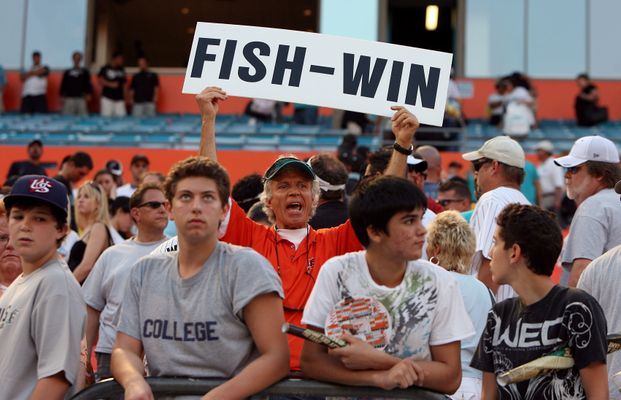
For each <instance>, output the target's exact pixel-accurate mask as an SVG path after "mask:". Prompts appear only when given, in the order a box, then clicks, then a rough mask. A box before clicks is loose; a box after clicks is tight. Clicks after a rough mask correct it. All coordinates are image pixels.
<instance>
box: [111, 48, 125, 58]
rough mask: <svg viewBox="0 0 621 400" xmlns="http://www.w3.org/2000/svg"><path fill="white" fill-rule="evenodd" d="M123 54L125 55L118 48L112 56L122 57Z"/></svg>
mask: <svg viewBox="0 0 621 400" xmlns="http://www.w3.org/2000/svg"><path fill="white" fill-rule="evenodd" d="M122 56H123V53H122V52H120V51H118V50H117V51H115V52H114V53H112V58H117V57H122Z"/></svg>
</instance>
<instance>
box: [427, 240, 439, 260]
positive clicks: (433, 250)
mask: <svg viewBox="0 0 621 400" xmlns="http://www.w3.org/2000/svg"><path fill="white" fill-rule="evenodd" d="M438 254H440V249H439V248H438V246H430V245H429V243H427V255H428V256H429V257H434V256H437V255H438Z"/></svg>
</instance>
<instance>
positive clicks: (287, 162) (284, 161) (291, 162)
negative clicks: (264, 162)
mask: <svg viewBox="0 0 621 400" xmlns="http://www.w3.org/2000/svg"><path fill="white" fill-rule="evenodd" d="M283 168H296V169H297V170H299V171H300V172H302V173H304V174H306V175H308V177H309V178H310V179H315V173H314V172H313V169H312V168H311V166H310V165H308V164H307V163H305V162H304V161H302V160H298V159H297V158H295V157H281V158H279V159H278V160H276V161H275V162H274V164H272V166H271V167H269V169H268V170H267V172H265V176H264V177H263V179H264V180H266V181H268V180H270V179H272V178H274V177H275V176H276V175H278V173H279V172H280V171H282V170H283Z"/></svg>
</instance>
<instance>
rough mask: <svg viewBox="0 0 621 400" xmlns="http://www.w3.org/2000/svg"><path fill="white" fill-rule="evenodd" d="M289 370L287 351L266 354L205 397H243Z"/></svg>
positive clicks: (275, 380)
mask: <svg viewBox="0 0 621 400" xmlns="http://www.w3.org/2000/svg"><path fill="white" fill-rule="evenodd" d="M288 372H289V356H288V354H287V353H286V352H282V353H275V354H264V355H262V356H260V357H259V358H257V359H256V360H254V361H253V362H251V363H250V364H248V365H247V366H246V367H245V368H244V369H243V370H242V371H241V372H240V373H239V374H238V375H236V376H235V377H234V378H232V379H230V380H228V381H227V382H226V383H224V384H222V385H220V386H218V387H217V388H215V389H213V390H212V391H210V392H209V393H208V394H207V395H206V396H205V398H213V399H243V398H247V397H250V396H251V395H253V394H255V393H258V392H260V391H261V390H263V389H265V388H267V387H269V386H270V385H272V384H274V383H276V382H278V381H279V380H281V379H282V378H284V377H285V376H286V375H287V373H288Z"/></svg>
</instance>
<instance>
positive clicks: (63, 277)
mask: <svg viewBox="0 0 621 400" xmlns="http://www.w3.org/2000/svg"><path fill="white" fill-rule="evenodd" d="M38 280H39V283H38V286H39V287H40V292H41V293H47V294H49V295H64V294H67V293H71V294H76V293H80V297H81V290H80V285H79V284H78V282H77V281H76V280H75V278H74V277H73V274H71V271H69V267H67V264H65V262H64V261H62V260H54V261H51V262H50V263H48V264H47V265H45V266H44V267H43V269H42V270H41V271H39V275H38Z"/></svg>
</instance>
